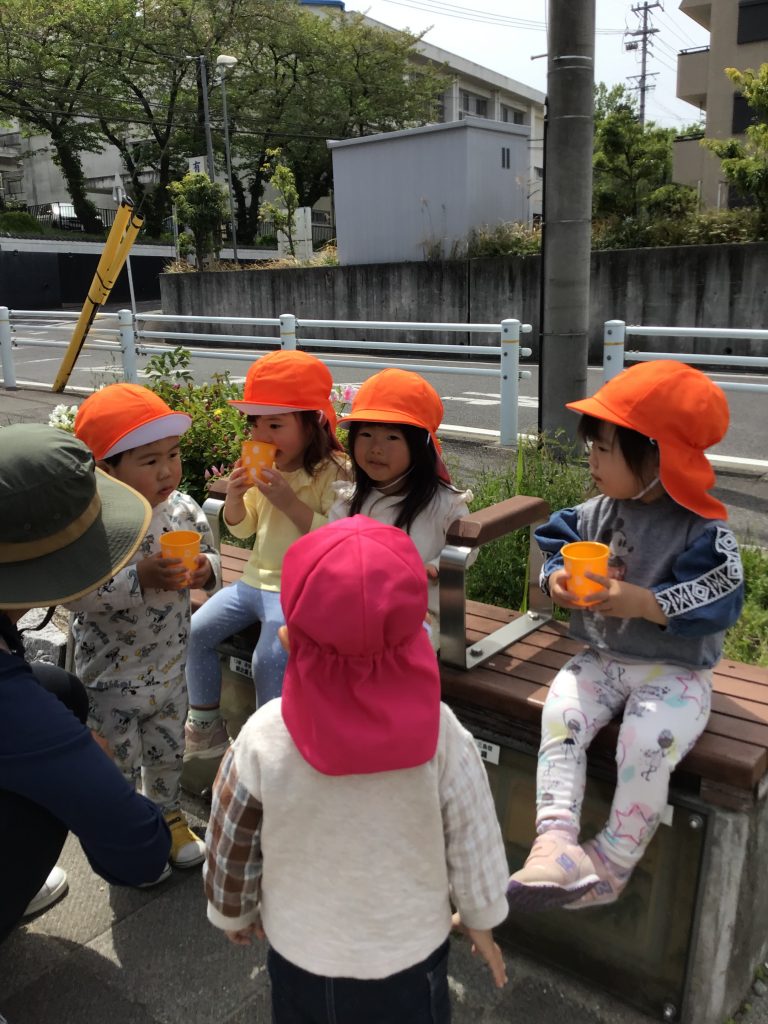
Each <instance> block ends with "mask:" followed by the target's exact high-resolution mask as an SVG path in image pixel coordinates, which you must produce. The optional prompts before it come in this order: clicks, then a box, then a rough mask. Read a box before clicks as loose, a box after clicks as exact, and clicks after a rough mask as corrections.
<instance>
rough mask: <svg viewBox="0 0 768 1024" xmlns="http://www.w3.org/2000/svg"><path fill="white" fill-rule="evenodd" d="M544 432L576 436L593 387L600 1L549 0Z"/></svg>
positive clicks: (541, 420) (541, 409)
mask: <svg viewBox="0 0 768 1024" xmlns="http://www.w3.org/2000/svg"><path fill="white" fill-rule="evenodd" d="M547 23H548V25H549V45H548V51H549V52H548V54H547V109H546V124H545V142H544V211H543V235H542V253H541V268H542V276H541V317H540V320H541V347H540V348H541V351H540V370H539V430H540V431H542V432H545V433H547V434H548V435H554V434H556V433H558V432H559V431H563V432H564V433H565V435H566V437H568V438H570V439H572V440H575V437H576V426H577V423H578V418H577V417H576V416H574V415H573V413H571V412H569V411H568V410H567V409H566V408H565V403H566V402H572V401H575V400H576V399H579V398H583V397H584V396H585V395H586V393H587V344H588V331H589V261H590V254H591V243H592V145H593V142H592V136H593V130H594V79H595V75H594V58H595V0H578V2H577V3H574V0H548V17H547Z"/></svg>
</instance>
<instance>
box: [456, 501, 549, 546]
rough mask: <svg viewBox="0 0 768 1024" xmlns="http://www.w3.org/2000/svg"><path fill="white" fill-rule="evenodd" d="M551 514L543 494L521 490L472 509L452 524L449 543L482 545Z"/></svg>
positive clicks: (539, 521) (542, 519) (541, 520)
mask: <svg viewBox="0 0 768 1024" xmlns="http://www.w3.org/2000/svg"><path fill="white" fill-rule="evenodd" d="M548 517H549V505H548V504H547V503H546V501H544V500H543V498H529V497H528V496H527V495H522V494H519V495H517V496H516V497H514V498H507V499H506V501H499V502H497V503H496V504H495V505H490V506H489V507H488V508H482V509H480V510H479V511H478V512H470V513H469V515H466V516H462V518H461V519H457V520H456V522H455V523H452V524H451V527H450V529H449V530H448V533H447V535H446V538H445V543H446V544H453V545H456V546H458V547H464V548H479V547H481V546H482V545H483V544H488V543H489V542H490V541H492V540H498V539H499V538H500V537H505V536H506V535H507V534H508V533H512V531H513V530H519V529H520V528H521V527H523V526H530V525H531V523H541V522H543V521H544V520H545V519H547V518H548Z"/></svg>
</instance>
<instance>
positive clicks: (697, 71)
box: [672, 0, 768, 209]
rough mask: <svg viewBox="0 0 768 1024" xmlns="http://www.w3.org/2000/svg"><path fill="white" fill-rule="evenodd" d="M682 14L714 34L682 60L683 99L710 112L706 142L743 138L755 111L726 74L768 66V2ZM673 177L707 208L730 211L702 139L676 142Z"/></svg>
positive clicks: (737, 0)
mask: <svg viewBox="0 0 768 1024" xmlns="http://www.w3.org/2000/svg"><path fill="white" fill-rule="evenodd" d="M680 10H681V11H683V13H685V14H687V15H688V17H689V18H691V19H692V20H693V21H695V22H697V24H699V25H701V26H702V27H703V28H705V29H707V30H708V31H709V40H710V41H709V46H704V47H696V48H695V49H691V50H683V51H682V52H681V53H680V54H679V55H678V58H677V95H678V97H679V98H680V99H681V100H687V101H688V102H689V103H691V104H693V106H695V107H697V108H698V109H699V110H703V111H706V124H705V127H704V135H705V137H706V138H711V139H729V138H732V137H738V136H739V135H743V133H744V129H745V128H746V127H747V125H748V124H749V120H750V115H751V111H750V108H749V107H748V106H747V104H746V102H745V100H744V98H743V97H742V96H741V95H740V94H739V93H738V92H737V90H736V89H735V88H734V85H733V83H732V82H731V81H730V79H729V78H728V77H727V76H726V74H725V72H724V69H725V68H728V67H733V68H739V69H740V70H744V69H745V68H754V69H757V68H758V67H760V65H761V64H765V63H768V0H682V2H681V3H680ZM672 173H673V177H674V180H675V181H677V182H680V183H681V184H683V185H693V186H694V187H696V188H698V190H699V194H700V196H701V202H702V205H703V206H706V207H715V208H718V209H719V208H724V207H727V206H729V205H730V197H729V190H728V185H727V183H726V182H725V180H724V178H723V175H722V170H721V167H720V161H719V160H718V159H717V157H716V156H714V154H712V153H710V152H709V151H708V150H706V149H705V148H704V147H703V146H702V145H700V142H699V137H698V136H695V135H692V136H691V137H690V138H684V139H679V140H677V141H676V142H675V147H674V162H673V170H672Z"/></svg>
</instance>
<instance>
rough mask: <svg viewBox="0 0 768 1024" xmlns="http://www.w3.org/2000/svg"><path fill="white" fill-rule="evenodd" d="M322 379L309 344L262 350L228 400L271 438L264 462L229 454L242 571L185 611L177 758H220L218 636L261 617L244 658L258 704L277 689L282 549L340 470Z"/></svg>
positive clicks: (307, 523)
mask: <svg viewBox="0 0 768 1024" xmlns="http://www.w3.org/2000/svg"><path fill="white" fill-rule="evenodd" d="M332 385H333V380H332V377H331V374H330V371H329V370H328V369H327V367H326V366H325V365H324V364H323V363H321V362H320V360H319V359H316V358H315V357H314V356H312V355H309V353H307V352H299V351H279V352H271V353H269V355H265V356H262V357H261V358H260V359H258V360H257V361H256V362H255V363H254V364H253V365H252V366H251V368H250V369H249V371H248V374H247V376H246V379H245V388H244V392H243V399H242V401H233V402H231V404H232V405H234V406H235V407H236V408H237V409H239V410H240V412H242V413H243V414H244V415H246V416H247V417H248V423H249V424H250V428H251V440H252V441H259V442H264V443H266V444H268V445H271V446H273V448H274V467H273V468H267V467H266V466H265V465H264V464H262V465H261V466H259V467H251V466H245V465H244V464H243V460H242V459H238V461H237V462H236V463H235V468H234V470H233V471H232V474H231V476H230V478H229V487H228V490H227V497H226V501H225V503H224V522H225V523H226V525H227V528H228V529H229V531H230V533H232V534H234V536H235V537H240V538H248V537H251V536H254V535H255V540H254V544H253V550H252V552H251V556H250V558H249V560H248V563H247V565H246V567H245V571H244V573H243V575H242V578H241V579H240V580H238V581H237V582H236V583H234V584H233V585H232V586H230V587H226V588H225V589H224V590H220V591H219V592H218V593H217V594H214V595H213V597H212V598H210V600H208V601H206V603H205V604H204V605H203V606H202V608H200V609H199V610H198V611H197V612H195V614H194V615H193V616H192V631H191V635H190V640H189V648H188V660H187V684H188V686H189V703H190V711H189V718H188V721H187V729H186V740H187V747H186V754H185V759H190V758H192V757H202V758H214V757H220V756H221V755H222V754H223V753H224V751H225V750H226V749H227V746H228V744H229V737H228V735H227V731H226V727H225V725H224V723H223V721H222V720H221V717H220V707H219V705H220V701H221V669H220V666H219V655H218V652H217V650H216V648H217V647H218V645H219V644H220V643H221V642H222V641H223V640H225V639H226V638H227V637H228V636H231V635H232V634H233V633H236V632H237V631H238V630H240V629H243V628H244V627H245V626H249V625H250V624H251V623H253V622H260V623H261V631H260V633H259V640H258V643H257V644H256V649H255V650H254V652H253V660H252V670H253V680H254V684H255V687H256V697H257V700H258V703H259V705H262V704H264V703H266V702H267V701H268V700H271V699H272V698H273V697H278V696H279V695H280V691H281V687H282V682H283V672H284V670H285V661H286V654H285V652H284V650H283V648H282V646H281V645H280V641H279V639H278V635H277V631H278V629H279V627H280V626H281V625H282V624H283V615H282V611H281V609H280V572H281V569H282V564H283V556H284V555H285V552H286V551H287V549H288V548H289V546H290V545H291V544H292V543H293V542H294V541H295V540H297V539H298V538H299V537H301V536H302V534H305V533H308V532H309V531H310V530H314V529H316V528H317V527H318V526H322V525H323V524H324V523H325V522H326V521H327V518H326V517H327V515H328V512H329V510H330V507H331V504H332V501H333V489H332V487H333V484H334V482H335V481H336V480H338V479H339V478H344V477H345V476H346V472H347V469H346V460H345V458H344V456H343V454H342V452H341V445H340V444H339V442H338V441H337V440H336V413H335V411H334V409H333V406H332V404H331V401H330V398H329V396H330V393H331V387H332ZM262 454H263V453H262ZM266 461H267V462H268V461H269V459H268V458H267V460H266Z"/></svg>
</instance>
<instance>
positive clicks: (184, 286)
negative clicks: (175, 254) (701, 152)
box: [160, 242, 768, 363]
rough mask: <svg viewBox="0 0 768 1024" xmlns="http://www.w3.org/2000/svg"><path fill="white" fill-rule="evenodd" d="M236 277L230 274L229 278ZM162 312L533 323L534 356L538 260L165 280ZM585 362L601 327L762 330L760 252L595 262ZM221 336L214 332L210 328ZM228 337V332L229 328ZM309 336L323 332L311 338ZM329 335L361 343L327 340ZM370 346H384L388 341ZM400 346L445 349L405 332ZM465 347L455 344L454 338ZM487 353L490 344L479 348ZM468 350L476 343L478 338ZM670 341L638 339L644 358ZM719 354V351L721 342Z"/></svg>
mask: <svg viewBox="0 0 768 1024" xmlns="http://www.w3.org/2000/svg"><path fill="white" fill-rule="evenodd" d="M235 275H237V276H235ZM160 291H161V296H162V305H163V311H164V312H165V313H179V314H202V313H206V314H212V315H221V316H262V317H263V316H268V317H273V316H279V315H280V314H281V313H294V314H295V315H296V316H298V317H299V319H301V318H302V317H305V318H313V319H328V320H419V321H434V322H468V323H469V322H475V323H485V322H491V323H493V322H498V321H500V320H502V319H504V318H505V317H515V318H517V319H519V320H522V321H523V322H526V323H530V324H532V325H533V329H534V330H533V334H531V335H529V336H528V337H527V338H526V345H529V344H530V345H531V347H532V348H533V350H534V356H533V358H534V359H537V358H538V337H537V331H538V330H539V324H540V319H541V318H540V309H539V296H540V259H539V257H538V256H528V257H495V258H487V259H478V260H455V261H448V262H444V263H384V264H366V265H360V266H348V267H314V268H307V269H299V270H252V271H232V272H224V273H202V274H163V275H161V278H160ZM590 307H591V315H590V362H593V363H600V362H601V361H602V336H603V324H604V322H605V321H606V320H611V319H619V320H626V321H627V323H634V324H658V325H660V326H662V325H663V326H681V327H688V326H701V327H744V328H765V327H766V326H768V243H766V242H751V243H744V244H741V245H707V246H679V247H673V248H667V249H620V250H606V251H600V252H593V253H592V262H591V301H590ZM214 330H215V331H216V332H219V331H220V328H211V331H214ZM233 330H234V329H233ZM311 334H312V336H313V337H328V336H330V334H329V333H326V334H323V333H322V332H320V331H315V330H314V329H313V330H312V332H311ZM334 336H335V337H338V338H344V337H345V336H349V337H359V334H354V333H351V334H350V333H348V332H347V333H346V335H345V332H343V331H338V332H335V334H334ZM370 338H371V340H393V338H392V335H391V333H387V334H386V335H385V334H384V333H383V332H380V333H379V334H378V336H377V335H376V333H375V332H372V333H371V334H370ZM397 340H398V341H403V340H405V341H415V340H419V341H428V340H434V341H445V340H447V339H446V338H444V337H440V336H439V335H438V334H437V333H436V334H435V335H431V334H430V335H426V336H425V335H422V334H419V335H415V334H413V333H412V334H411V335H410V336H409V335H408V334H405V335H404V336H400V337H398V338H397ZM450 340H454V341H457V342H465V343H466V341H467V336H465V335H460V336H456V337H454V338H453V339H450ZM487 340H488V343H492V339H490V338H489V339H487ZM473 342H474V343H475V344H482V343H483V342H482V339H481V338H480V337H479V336H476V337H475V338H474V339H473ZM669 342H670V339H663V338H662V339H659V340H658V341H656V340H655V339H653V338H645V339H643V347H644V348H647V349H649V350H651V351H654V350H655V351H665V350H669ZM676 344H678V345H679V351H680V352H683V353H690V352H703V353H708V352H712V351H723V349H722V347H719V346H718V342H717V341H715V340H708V339H677V341H676ZM720 346H721V343H720ZM731 350H732V352H733V354H737V355H764V354H765V352H766V346H765V343H764V342H749V341H739V342H734V343H732V344H731Z"/></svg>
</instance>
